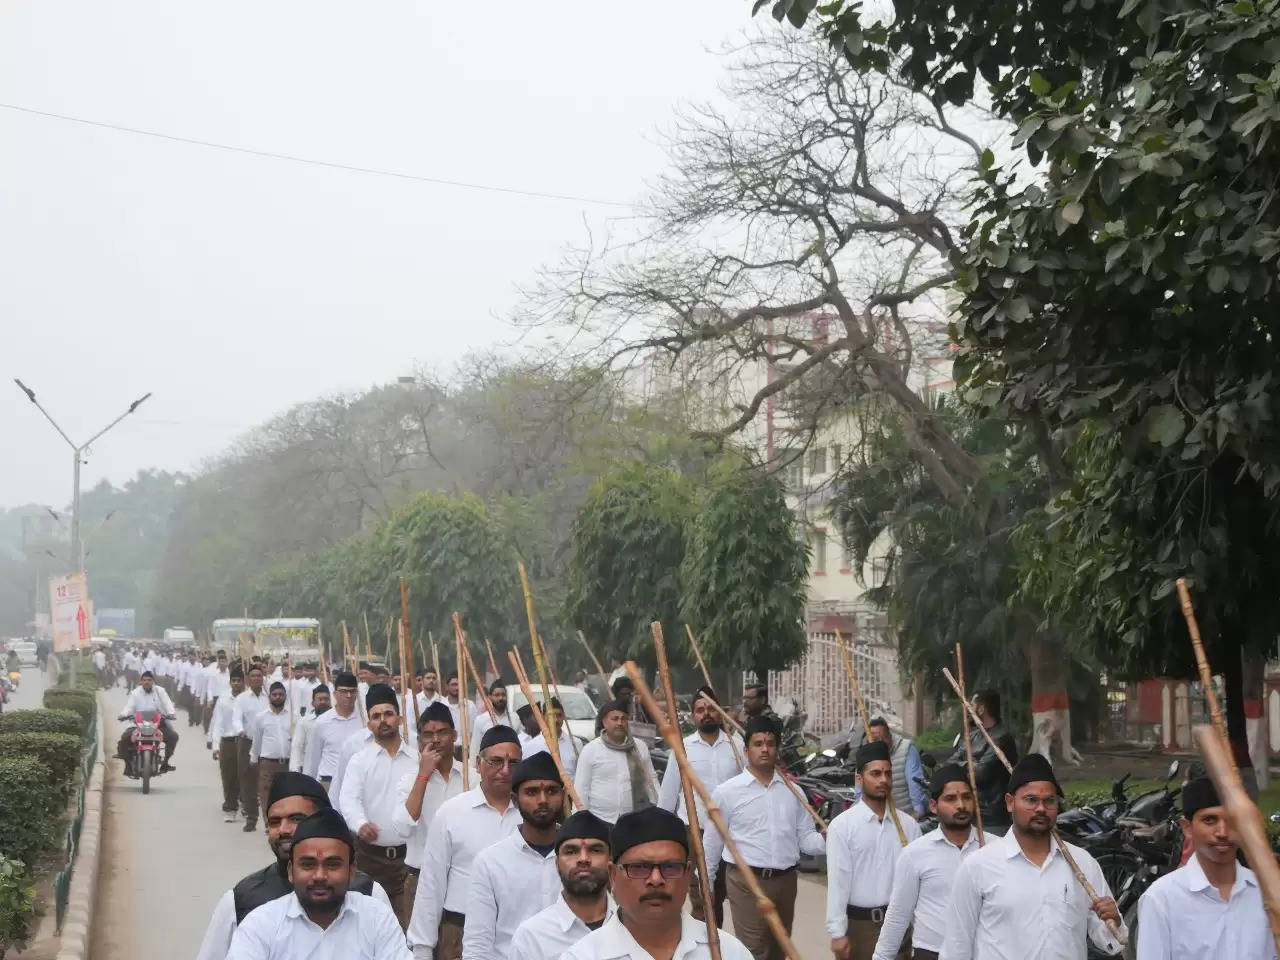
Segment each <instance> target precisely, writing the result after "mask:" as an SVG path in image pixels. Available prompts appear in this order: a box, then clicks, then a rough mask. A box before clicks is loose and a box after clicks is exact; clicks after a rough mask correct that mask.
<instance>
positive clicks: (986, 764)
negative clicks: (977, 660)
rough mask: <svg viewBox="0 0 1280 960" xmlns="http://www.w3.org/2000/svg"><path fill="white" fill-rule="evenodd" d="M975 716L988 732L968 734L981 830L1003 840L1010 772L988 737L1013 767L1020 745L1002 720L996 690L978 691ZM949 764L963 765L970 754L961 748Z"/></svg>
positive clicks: (1005, 828) (974, 708)
mask: <svg viewBox="0 0 1280 960" xmlns="http://www.w3.org/2000/svg"><path fill="white" fill-rule="evenodd" d="M973 712H974V713H975V714H977V717H978V720H979V722H981V724H982V726H983V727H984V728H986V733H985V734H984V733H983V732H982V730H980V729H978V728H977V726H976V725H975V726H974V728H973V729H972V730H970V731H969V747H970V748H971V749H972V751H973V774H974V779H975V781H976V782H977V787H978V796H977V801H978V809H979V810H981V811H982V826H983V829H985V830H987V831H988V832H989V833H996V834H1000V835H1001V836H1003V835H1004V833H1005V832H1006V831H1007V830H1008V829H1009V822H1010V821H1009V810H1008V807H1007V805H1006V804H1005V799H1004V798H1005V794H1006V793H1008V789H1009V771H1008V770H1007V769H1006V768H1005V765H1004V762H1003V761H1002V760H1001V759H1000V758H999V757H998V756H997V755H996V752H995V751H994V750H992V749H991V744H990V743H988V742H987V737H988V736H990V738H991V739H992V740H993V741H994V742H995V744H996V746H998V747H999V748H1000V749H1001V750H1003V751H1004V755H1005V756H1006V757H1008V758H1009V762H1010V763H1017V762H1018V744H1017V742H1016V741H1015V740H1014V739H1013V734H1012V733H1010V732H1009V728H1008V727H1006V726H1005V725H1004V723H1002V722H1001V720H1000V694H999V692H997V691H995V690H979V691H978V692H977V693H976V694H974V697H973ZM947 763H957V764H960V765H962V766H963V765H964V764H966V763H968V754H967V752H966V750H965V746H964V744H963V743H962V744H960V745H959V746H958V747H957V748H956V750H955V752H954V753H953V754H951V756H950V757H949V758H948V759H947Z"/></svg>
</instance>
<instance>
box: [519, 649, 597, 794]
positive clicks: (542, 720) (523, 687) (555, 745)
mask: <svg viewBox="0 0 1280 960" xmlns="http://www.w3.org/2000/svg"><path fill="white" fill-rule="evenodd" d="M507 656H508V657H509V658H510V659H511V669H512V670H514V671H515V674H516V683H518V684H520V692H521V693H523V694H524V698H525V700H526V701H527V702H528V704H529V708H530V709H531V710H532V711H533V718H534V719H535V720H537V721H538V729H539V730H541V731H542V739H543V740H545V741H546V743H547V753H549V754H551V759H552V760H554V761H555V763H556V769H557V770H558V771H560V779H562V780H563V781H564V789H565V793H567V794H568V795H569V799H570V800H572V801H573V805H574V806H575V807H577V808H578V809H579V810H585V809H587V808H586V807H584V806H583V805H582V798H581V797H579V796H578V791H577V788H576V787H574V785H573V778H572V777H570V776H569V773H568V771H566V770H565V768H564V763H563V762H562V761H561V759H560V744H559V742H557V741H556V740H552V739H551V733H550V730H551V728H550V727H548V726H547V718H546V717H544V716H543V715H542V711H541V710H540V709H538V703H537V701H536V700H534V699H533V688H532V687H530V686H529V677H528V675H527V674H526V673H525V672H524V669H523V667H521V666H520V661H519V660H518V659H517V656H516V651H515V650H511V651H509V652H508V653H507Z"/></svg>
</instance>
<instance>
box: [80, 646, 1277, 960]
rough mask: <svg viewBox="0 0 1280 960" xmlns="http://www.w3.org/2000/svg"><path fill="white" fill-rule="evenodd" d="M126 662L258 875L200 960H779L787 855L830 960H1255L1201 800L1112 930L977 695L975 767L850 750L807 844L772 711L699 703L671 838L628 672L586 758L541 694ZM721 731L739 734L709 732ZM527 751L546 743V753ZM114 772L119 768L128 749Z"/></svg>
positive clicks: (1026, 772) (791, 913)
mask: <svg viewBox="0 0 1280 960" xmlns="http://www.w3.org/2000/svg"><path fill="white" fill-rule="evenodd" d="M100 666H101V665H100ZM120 666H121V667H122V668H123V671H124V673H125V674H126V676H127V677H128V682H129V684H130V692H129V695H128V700H127V702H126V705H125V707H124V708H123V709H122V711H121V717H122V719H126V720H129V719H130V718H133V717H135V716H138V715H142V714H148V713H152V712H154V713H159V714H161V715H162V717H163V718H164V721H163V732H164V742H165V746H166V752H165V757H164V763H165V765H166V767H167V768H169V769H171V768H172V766H173V757H174V750H175V748H176V745H177V740H178V734H177V730H176V729H175V726H176V722H177V721H176V717H177V709H178V708H184V709H185V710H186V711H187V726H188V727H189V728H192V730H193V732H195V731H199V732H196V733H195V735H196V736H199V735H200V734H201V733H202V734H203V737H204V739H205V745H206V748H207V750H208V751H209V753H210V754H211V755H212V757H213V758H214V760H215V761H216V762H217V763H218V766H219V769H220V773H221V777H220V779H221V802H222V811H223V814H224V819H225V820H226V821H227V822H236V821H238V820H240V819H243V829H244V830H245V831H246V832H253V831H255V830H257V828H258V822H259V819H261V821H262V823H263V826H264V827H265V834H266V838H267V842H268V846H269V848H270V852H271V854H272V857H271V860H270V862H268V863H267V864H266V865H265V866H258V867H257V868H256V869H254V870H252V872H249V873H248V874H247V875H246V876H245V877H244V878H243V879H242V880H240V881H239V882H238V883H236V884H235V885H234V886H233V887H232V888H231V889H230V890H228V891H226V892H225V893H224V894H223V896H222V897H221V898H220V899H219V900H218V902H217V903H216V904H213V905H211V906H212V916H211V918H210V921H209V925H208V929H207V931H206V933H205V936H204V938H203V942H202V943H201V945H200V949H199V953H198V955H197V960H224V958H230V960H286V958H288V960H295V958H296V960H303V958H306V960H328V958H334V960H337V958H340V957H341V958H346V957H365V958H372V960H393V958H394V960H408V958H409V957H413V958H415V960H427V958H434V960H459V958H465V960H499V958H516V960H544V958H545V960H550V958H556V957H564V958H569V960H588V958H598V960H615V958H633V960H675V958H680V960H700V958H709V957H712V956H713V955H714V954H713V949H715V950H716V951H717V952H718V953H719V955H720V956H721V957H724V958H727V960H746V958H747V957H754V958H756V960H766V958H767V960H778V958H782V957H784V956H786V952H785V949H784V946H783V944H781V943H780V942H779V940H778V938H777V937H775V934H774V932H773V927H772V926H771V924H770V922H768V921H769V919H770V918H769V917H768V916H767V913H769V912H772V911H776V919H777V921H778V922H780V924H781V926H782V928H783V929H785V930H786V931H787V933H788V934H790V933H791V932H792V930H793V926H794V918H795V904H796V899H797V896H798V891H799V883H798V876H797V866H798V864H799V863H800V860H801V857H802V855H804V854H808V855H822V854H825V856H826V863H827V885H826V916H825V924H826V935H827V937H828V938H829V941H830V953H831V954H832V955H833V956H834V957H836V958H838V960H892V958H910V957H916V958H927V960H934V958H938V957H941V958H943V960H1028V958H1030V960H1084V958H1085V957H1086V956H1087V955H1088V953H1089V951H1090V948H1092V950H1093V951H1095V952H1099V953H1103V954H1109V955H1119V954H1121V953H1122V951H1123V950H1124V949H1125V944H1126V942H1127V941H1128V940H1129V939H1130V937H1131V936H1132V937H1133V940H1134V943H1133V944H1131V945H1130V952H1131V954H1133V955H1136V956H1137V957H1138V958H1139V960H1193V958H1194V960H1200V958H1206V957H1223V958H1226V957H1230V958H1233V960H1276V953H1275V948H1274V946H1273V940H1272V938H1271V933H1270V927H1269V924H1268V921H1267V916H1266V913H1265V911H1264V909H1263V903H1262V896H1261V893H1260V890H1259V886H1258V883H1257V880H1256V877H1255V875H1254V873H1253V872H1252V871H1251V870H1249V869H1248V868H1247V867H1246V866H1245V865H1244V864H1243V863H1242V862H1241V858H1240V857H1239V856H1238V843H1237V838H1236V836H1235V835H1234V833H1233V831H1232V830H1231V828H1230V826H1229V824H1228V819H1227V817H1226V814H1225V810H1224V808H1223V806H1222V804H1221V802H1220V801H1219V798H1218V797H1217V795H1216V793H1215V791H1214V787H1213V785H1212V783H1211V782H1210V781H1209V780H1207V779H1204V778H1198V779H1193V780H1191V781H1190V782H1189V783H1188V784H1187V785H1186V786H1185V787H1184V788H1183V790H1182V794H1181V803H1182V812H1183V817H1184V819H1183V821H1182V827H1183V830H1184V832H1185V834H1186V836H1187V837H1188V843H1187V846H1186V854H1185V862H1184V865H1183V866H1182V867H1181V868H1179V869H1177V870H1174V871H1172V872H1170V873H1169V874H1167V875H1166V876H1164V877H1162V878H1161V879H1160V880H1157V881H1156V882H1155V883H1154V884H1152V885H1151V886H1150V888H1149V889H1147V891H1146V892H1145V893H1144V894H1143V895H1142V898H1141V900H1140V901H1139V904H1138V912H1137V921H1138V922H1137V929H1136V931H1130V930H1129V929H1127V928H1126V926H1125V924H1124V922H1123V920H1122V918H1121V916H1120V913H1119V911H1118V910H1117V908H1116V903H1115V900H1114V899H1113V897H1112V893H1111V891H1110V890H1109V889H1108V886H1107V880H1106V877H1105V876H1104V874H1103V871H1102V869H1101V868H1100V867H1099V865H1098V863H1097V861H1096V860H1095V859H1094V858H1093V857H1092V856H1091V855H1090V854H1089V853H1088V852H1087V851H1086V850H1084V849H1081V848H1079V847H1076V846H1074V845H1072V844H1069V843H1065V842H1064V841H1062V840H1061V839H1060V838H1059V837H1058V836H1057V834H1056V833H1055V831H1054V825H1055V823H1056V821H1057V817H1058V813H1059V810H1060V808H1061V803H1062V798H1063V792H1062V788H1061V786H1060V785H1059V782H1058V779H1057V775H1056V773H1055V771H1054V769H1053V767H1052V766H1051V764H1050V763H1049V761H1048V760H1046V759H1045V758H1044V757H1042V756H1040V755H1039V754H1031V755H1028V756H1025V757H1022V758H1021V759H1020V760H1017V762H1016V763H1014V764H1013V766H1012V770H1011V771H1010V770H1008V769H1005V768H1004V767H1003V765H1002V764H998V763H995V762H994V760H995V751H994V747H995V746H997V745H998V746H1000V747H1001V748H1002V750H1003V751H1004V752H1005V753H1007V754H1010V755H1011V756H1012V757H1013V758H1016V757H1017V754H1016V751H1015V750H1014V744H1013V742H1012V738H1011V737H1010V736H1009V735H1008V732H1007V731H1006V730H1005V729H1004V727H1003V725H1002V724H1001V722H1000V716H999V709H1000V708H999V700H998V698H997V697H995V696H994V695H991V694H979V695H978V697H977V698H976V699H977V700H978V701H979V702H978V704H977V707H978V709H977V711H976V716H977V717H978V719H979V722H980V726H981V729H976V730H974V731H973V734H972V741H971V747H972V753H973V768H974V769H973V770H972V771H970V769H969V768H968V766H967V765H966V764H965V763H960V762H948V763H945V764H943V765H942V766H939V767H937V768H936V769H934V770H933V771H932V774H931V775H930V776H929V777H928V778H927V779H926V778H924V777H921V776H919V774H918V773H917V774H916V776H915V777H914V778H913V779H914V780H915V781H916V783H915V786H916V787H917V788H918V789H913V790H910V791H907V790H904V784H903V779H904V777H907V776H909V774H908V772H907V770H908V768H910V769H912V770H915V769H917V766H918V758H913V757H912V756H911V752H912V751H911V750H909V749H903V745H902V743H901V742H898V743H895V742H894V740H893V738H892V737H891V736H881V737H879V738H873V739H869V740H868V741H867V742H865V743H862V744H861V745H859V746H858V747H857V749H856V754H855V757H854V766H855V769H856V772H857V779H858V788H859V793H858V799H857V802H855V803H853V804H852V805H851V806H849V807H848V808H847V809H845V810H844V811H843V812H841V813H839V815H838V816H836V817H834V818H833V819H832V820H831V822H830V824H828V825H826V827H825V829H823V826H821V825H820V824H818V823H817V822H815V821H816V818H815V817H814V816H813V814H812V812H811V811H810V810H807V809H806V808H805V806H804V804H803V801H802V799H801V795H800V794H798V793H797V792H796V791H794V790H792V789H790V788H789V786H788V784H787V782H786V777H787V773H786V771H785V770H784V769H783V768H782V767H781V766H780V765H779V764H778V748H779V744H780V740H781V736H782V731H781V728H780V724H779V721H778V719H777V717H776V715H775V714H774V713H773V711H772V709H771V708H770V706H769V702H768V692H767V690H766V689H765V688H764V687H762V686H760V685H755V686H753V687H751V688H749V689H748V691H747V695H746V696H744V699H743V703H742V708H741V710H740V711H726V710H725V709H724V708H722V707H721V705H720V702H719V700H718V699H717V698H716V694H715V692H714V691H713V690H711V689H710V688H709V687H703V688H701V689H699V691H698V692H697V694H696V695H695V697H694V698H693V701H692V707H691V710H690V720H691V721H692V726H693V731H692V732H691V733H690V734H689V735H688V736H687V737H685V738H684V754H685V755H686V756H687V762H688V767H689V769H691V770H692V771H693V772H694V773H695V774H696V779H698V780H700V781H701V782H702V784H703V785H704V786H705V787H706V789H707V790H708V791H710V797H711V800H712V806H713V807H714V808H716V810H717V812H718V813H719V815H720V818H721V823H722V824H723V827H724V829H725V830H726V831H727V836H725V835H724V834H722V832H721V830H720V829H719V828H717V826H716V824H715V823H714V822H713V821H712V819H711V817H710V816H709V811H708V809H707V808H706V806H705V805H704V803H703V802H702V800H701V798H700V797H699V798H697V799H696V800H695V803H694V811H693V812H694V817H693V823H694V824H696V826H691V825H690V817H689V810H688V809H687V808H686V804H685V794H684V790H683V789H682V788H683V784H682V783H681V766H680V764H678V763H677V762H675V760H674V759H673V760H672V761H671V762H669V763H668V764H667V765H666V768H665V771H664V772H663V774H662V775H661V777H659V775H658V774H657V772H656V771H655V768H654V764H653V762H652V759H651V757H650V751H649V749H648V748H647V746H646V744H645V742H644V741H643V740H642V739H638V738H636V737H634V736H632V732H631V723H632V720H633V718H636V717H643V714H642V712H641V707H640V704H638V703H637V702H635V699H634V697H633V690H632V685H631V681H630V680H628V679H627V678H626V676H620V677H615V678H613V683H612V684H611V687H610V691H609V692H610V696H611V699H609V700H608V701H607V702H605V703H604V704H603V705H601V706H600V708H599V711H598V716H597V722H596V731H597V733H596V736H595V737H594V738H593V739H590V740H584V739H583V738H580V737H576V736H574V735H573V734H572V733H571V732H570V731H569V729H568V725H567V724H566V723H565V718H564V713H563V710H562V709H561V707H560V704H559V702H558V701H557V699H556V698H555V697H550V698H549V699H547V700H546V701H545V702H543V703H541V704H540V705H539V706H540V708H541V710H540V711H539V710H534V709H533V708H532V707H531V705H529V704H525V705H524V706H522V707H521V708H520V710H518V711H515V712H510V711H509V710H508V704H507V695H506V685H505V683H504V682H503V681H501V680H494V681H493V682H491V683H490V684H489V685H488V689H487V691H485V693H486V694H487V695H483V696H481V697H479V698H478V702H472V701H471V700H469V699H466V698H460V695H459V690H458V687H457V683H456V678H455V677H449V678H447V679H446V683H445V685H444V687H443V688H441V687H440V686H439V685H438V682H437V681H438V677H437V675H436V674H435V673H434V672H433V671H424V672H423V673H422V674H421V675H419V676H418V677H416V678H414V680H413V681H411V682H412V685H413V688H412V690H411V691H406V690H404V684H403V683H402V682H401V678H399V677H398V676H397V677H393V676H391V675H390V674H389V673H388V672H387V671H386V670H385V668H381V667H380V666H378V665H376V664H374V665H370V664H361V669H360V671H359V675H357V673H353V672H348V671H347V670H344V669H341V667H340V666H338V665H335V666H334V668H333V670H332V671H330V674H329V675H330V676H331V677H332V683H331V684H329V683H322V682H320V679H319V678H318V676H317V671H316V668H315V667H314V666H308V665H302V664H299V665H297V667H296V669H295V668H294V667H293V666H292V665H291V664H290V663H289V662H288V661H287V659H286V660H285V661H284V662H282V663H280V664H272V663H271V662H269V661H268V660H259V659H257V658H251V659H246V660H234V661H233V660H232V659H231V658H229V657H228V656H227V655H226V653H225V652H221V653H219V654H217V655H209V654H203V655H202V654H200V653H198V652H197V651H187V652H185V653H182V654H180V655H173V656H162V655H160V654H158V653H156V652H154V651H129V652H128V653H126V655H125V659H124V660H123V661H122V662H121V663H120ZM410 714H412V716H410ZM731 714H732V715H736V716H738V717H740V718H741V720H742V724H741V729H742V731H743V735H742V736H739V735H738V734H737V733H735V732H733V731H732V730H726V729H725V727H724V725H723V720H724V718H725V717H726V716H729V715H731ZM544 728H549V729H551V730H553V731H558V733H557V734H556V735H555V736H553V737H551V738H550V739H551V741H552V742H551V743H550V744H548V739H549V738H548V737H547V736H545V735H544V733H543V730H544ZM463 729H465V730H466V731H467V732H468V734H469V743H470V747H471V749H470V750H469V751H464V750H463V749H462V742H461V738H460V732H461V731H462V730H463ZM872 732H873V734H874V731H872ZM912 749H913V748H912ZM119 751H120V756H121V758H122V759H123V760H124V761H125V763H126V765H128V764H130V763H132V757H131V752H130V737H129V730H128V729H126V731H125V734H124V736H122V737H121V741H120V744H119ZM553 754H554V755H553ZM965 755H966V754H965V751H964V750H963V749H962V750H960V751H958V752H957V755H956V757H955V758H953V760H959V759H960V758H961V757H964V756H965ZM975 786H976V788H977V789H976V792H975V789H974V788H975ZM570 787H572V790H571V789H570ZM573 793H576V794H577V797H578V800H580V802H581V808H580V809H576V810H571V807H572V804H571V803H570V802H569V801H568V797H569V796H570V795H572V794H573ZM895 798H897V799H896V800H895ZM926 814H928V816H927V817H926V816H925V815H926ZM978 815H981V818H982V825H983V828H982V829H979V827H978V825H977V822H978ZM922 819H923V820H926V821H927V822H929V823H932V822H934V821H936V824H937V826H936V829H932V830H931V831H930V832H927V833H923V832H922V827H921V820H922ZM693 829H697V830H698V831H699V835H700V839H701V841H702V846H703V848H704V854H705V856H704V859H705V870H706V877H705V879H706V885H707V889H708V890H709V892H710V900H711V902H710V903H708V902H706V897H705V896H704V895H703V894H702V892H701V886H700V880H699V877H698V871H701V870H703V869H704V864H703V863H702V862H699V860H698V858H697V857H696V856H695V854H694V852H693V851H694V845H693V843H692V841H691V834H690V831H691V830H693ZM246 866H248V865H246ZM748 874H750V875H753V876H749V875H748ZM1086 882H1087V884H1088V886H1087V887H1086ZM753 884H754V885H758V888H759V889H761V890H762V891H763V893H764V895H765V896H766V897H767V898H768V900H769V901H771V902H772V904H773V907H772V908H767V909H763V908H762V901H761V899H760V898H759V896H758V895H757V893H756V891H755V890H754V889H753ZM813 889H814V890H815V891H816V890H817V889H818V888H816V887H815V888H813ZM1089 890H1091V891H1092V895H1091V894H1090V893H1089V892H1087V891H1089ZM726 904H727V909H726ZM686 907H687V909H686ZM726 913H727V914H728V915H729V917H731V919H732V925H733V931H734V932H733V934H732V935H731V934H729V933H727V932H725V931H724V930H723V928H722V925H723V923H724V920H725V916H726ZM711 917H714V919H715V924H714V928H713V929H712V930H709V927H708V924H707V923H706V922H704V919H710V918H711ZM717 931H718V932H717ZM712 941H718V944H713V942H712ZM1135 947H1136V952H1135V951H1134V948H1135Z"/></svg>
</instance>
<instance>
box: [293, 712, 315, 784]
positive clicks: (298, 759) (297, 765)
mask: <svg viewBox="0 0 1280 960" xmlns="http://www.w3.org/2000/svg"><path fill="white" fill-rule="evenodd" d="M315 725H316V715H315V714H314V713H308V714H307V715H306V716H305V717H303V718H302V719H300V720H299V721H298V722H297V724H295V725H294V728H293V742H292V743H291V744H290V745H289V769H290V770H292V771H294V772H295V773H301V772H302V766H303V764H305V763H306V761H307V743H308V742H310V740H311V728H312V727H314V726H315Z"/></svg>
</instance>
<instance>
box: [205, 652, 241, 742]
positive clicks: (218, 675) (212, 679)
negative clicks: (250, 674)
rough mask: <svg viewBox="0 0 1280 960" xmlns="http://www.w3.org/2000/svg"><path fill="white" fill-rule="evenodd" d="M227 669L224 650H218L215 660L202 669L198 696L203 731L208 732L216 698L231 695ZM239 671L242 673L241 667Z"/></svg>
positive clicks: (228, 697)
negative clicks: (202, 676) (200, 688)
mask: <svg viewBox="0 0 1280 960" xmlns="http://www.w3.org/2000/svg"><path fill="white" fill-rule="evenodd" d="M229 669H230V668H229V666H228V664H227V651H225V650H219V651H218V658H217V660H216V661H214V662H213V663H211V664H209V666H207V667H205V669H204V692H203V693H202V694H201V696H200V706H201V714H202V718H201V722H202V723H203V724H204V732H205V733H208V732H209V724H210V723H211V722H212V720H213V708H214V707H215V706H216V705H217V703H218V700H219V699H220V698H223V697H225V698H227V699H230V698H231V696H232V693H231V675H230V673H229ZM241 673H242V674H243V669H242V670H241ZM240 679H241V680H243V679H244V677H243V676H241V678H240ZM241 686H243V684H242V685H241Z"/></svg>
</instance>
